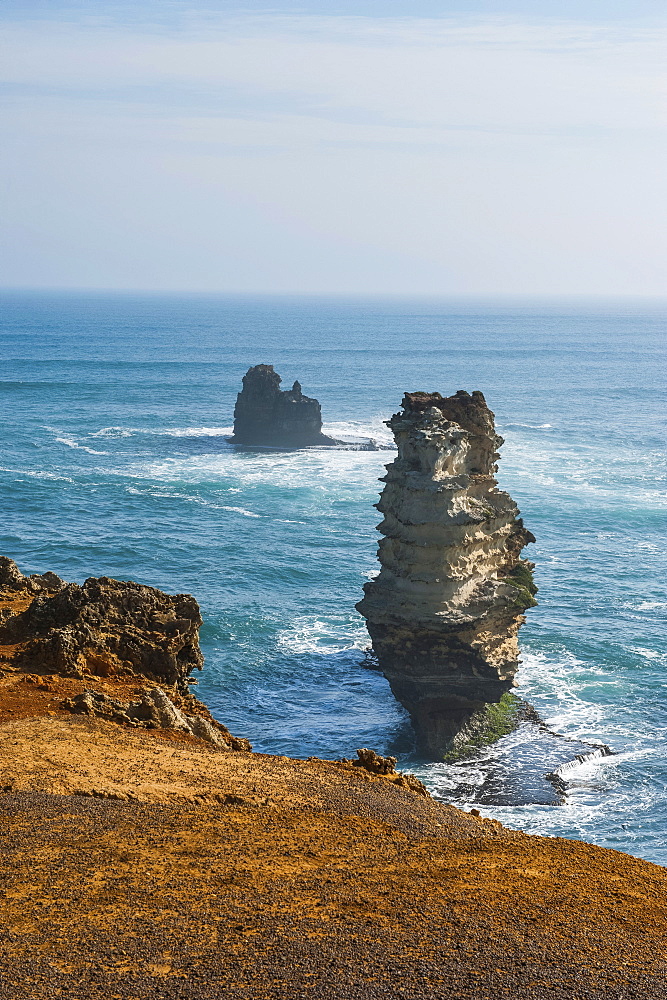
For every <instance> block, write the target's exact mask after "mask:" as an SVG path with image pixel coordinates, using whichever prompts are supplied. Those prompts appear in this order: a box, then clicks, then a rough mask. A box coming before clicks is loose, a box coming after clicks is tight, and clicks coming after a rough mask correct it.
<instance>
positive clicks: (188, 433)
mask: <svg viewBox="0 0 667 1000" xmlns="http://www.w3.org/2000/svg"><path fill="white" fill-rule="evenodd" d="M233 430H234V428H233V427H161V428H159V429H157V430H148V429H147V430H146V431H144V433H146V434H162V435H164V436H165V437H231V435H232V433H233Z"/></svg>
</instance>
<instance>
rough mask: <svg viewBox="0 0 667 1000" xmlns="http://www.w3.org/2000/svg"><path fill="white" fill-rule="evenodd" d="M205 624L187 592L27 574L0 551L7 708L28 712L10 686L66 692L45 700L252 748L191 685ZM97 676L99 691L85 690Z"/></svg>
mask: <svg viewBox="0 0 667 1000" xmlns="http://www.w3.org/2000/svg"><path fill="white" fill-rule="evenodd" d="M201 623H202V619H201V615H200V613H199V605H198V604H197V602H196V601H195V599H194V597H191V596H190V595H189V594H176V595H171V594H165V593H163V592H162V591H161V590H156V589H155V588H154V587H146V586H143V585H141V584H138V583H132V582H123V581H120V580H112V579H110V578H109V577H100V578H99V579H94V578H90V579H88V580H86V582H85V583H84V584H83V585H82V586H79V585H78V584H76V583H65V582H64V581H63V580H61V579H60V577H58V576H56V575H55V573H44V574H43V575H40V574H33V575H32V576H24V575H23V574H22V573H21V571H20V570H19V568H18V566H17V565H16V563H15V562H13V561H12V560H11V559H7V558H6V557H4V556H0V681H2V679H3V678H4V679H5V680H7V681H8V683H9V680H11V679H12V678H14V679H15V683H14V688H13V690H14V691H15V694H14V696H13V697H14V699H15V707H14V708H13V709H12V712H14V711H19V712H23V711H25V710H26V705H27V703H28V702H30V698H29V697H28V698H27V701H26V697H27V696H26V695H25V694H24V695H22V696H19V695H17V694H16V691H17V690H18V688H23V687H25V685H26V684H27V685H28V686H32V687H33V688H34V689H35V694H37V693H39V692H42V691H43V692H48V694H49V695H52V696H53V695H56V694H58V693H59V692H62V693H63V694H67V695H68V697H66V698H64V699H62V695H61V700H58V701H56V700H55V699H53V698H51V700H50V701H49V704H50V706H51V708H53V707H57V708H58V709H61V710H67V711H69V712H72V713H74V714H77V715H87V716H96V717H100V718H103V719H107V720H109V721H111V722H117V723H119V724H121V725H126V726H132V727H134V728H143V729H167V730H174V731H179V732H182V733H184V734H187V735H189V736H195V737H197V738H198V739H200V740H204V741H205V742H207V743H211V744H213V745H214V746H216V747H218V748H220V749H228V750H243V751H249V750H252V747H251V745H250V743H249V742H248V740H245V739H241V738H240V737H236V736H232V734H231V733H230V732H229V730H228V729H227V728H226V727H225V726H223V725H222V724H221V723H219V722H218V721H217V720H216V719H214V718H213V716H212V715H211V713H210V712H209V710H208V709H207V708H206V706H205V705H204V704H203V703H202V702H200V701H198V700H197V698H195V697H194V696H193V695H192V693H191V692H190V687H189V685H190V684H195V683H196V681H195V680H194V679H193V678H192V677H191V676H190V674H191V672H192V671H193V670H194V669H195V668H196V669H198V670H201V668H202V666H203V663H204V657H203V655H202V652H201V650H200V648H199V626H200V625H201ZM97 679H99V687H100V688H101V689H102V690H94V689H92V688H91V687H90V685H91V683H96V682H97ZM21 682H23V683H21ZM17 683H18V687H17ZM157 685H159V686H157ZM11 687H12V684H10V688H11ZM8 690H9V688H7V690H6V691H5V696H6V698H7V697H9V696H8V694H7V691H8ZM130 695H135V696H138V697H136V698H135V699H134V700H133V699H132V698H131V697H128V696H130ZM38 700H39V698H38ZM10 701H11V699H10ZM24 703H25V704H24ZM50 714H54V713H53V711H51V712H50Z"/></svg>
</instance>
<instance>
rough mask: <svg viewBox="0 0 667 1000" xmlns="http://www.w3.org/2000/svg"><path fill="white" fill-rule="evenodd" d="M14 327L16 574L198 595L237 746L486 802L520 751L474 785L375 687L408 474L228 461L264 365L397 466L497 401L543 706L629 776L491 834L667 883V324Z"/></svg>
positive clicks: (412, 311) (599, 320) (525, 319)
mask: <svg viewBox="0 0 667 1000" xmlns="http://www.w3.org/2000/svg"><path fill="white" fill-rule="evenodd" d="M0 304H1V306H2V318H3V323H2V339H1V347H0V349H1V351H2V357H3V376H2V383H1V388H2V402H3V408H2V412H3V423H4V427H3V435H2V456H1V458H0V467H1V469H0V490H1V494H2V510H3V519H2V528H1V534H2V537H1V539H0V551H1V552H2V553H3V554H6V555H9V556H11V557H12V558H14V559H16V561H17V562H18V563H19V565H20V567H21V569H22V570H23V571H24V572H42V571H44V570H47V569H49V570H53V571H55V572H57V573H59V574H60V575H61V576H63V577H65V578H66V579H70V580H77V581H83V580H84V579H85V578H86V577H87V576H98V575H103V574H105V575H109V576H115V577H119V578H121V579H130V578H131V579H136V580H139V581H141V582H143V583H148V584H151V585H154V586H157V587H161V588H164V589H165V590H168V591H171V592H178V591H188V592H190V593H193V594H194V595H195V596H196V597H197V599H198V601H199V602H200V604H201V607H202V612H203V615H204V620H205V624H204V627H203V629H202V634H201V640H202V646H203V649H204V652H205V655H206V668H205V671H204V673H203V675H202V677H201V683H200V686H199V688H198V693H199V694H200V696H201V697H203V698H204V700H206V702H207V703H208V704H209V705H210V706H211V708H212V709H213V711H214V712H215V713H216V714H217V715H218V717H219V718H220V719H221V720H222V721H224V722H225V723H226V724H227V725H228V726H229V727H230V728H231V729H232V731H234V732H237V733H238V734H239V735H243V736H247V737H248V738H250V739H251V740H252V742H253V743H254V745H255V747H256V749H258V750H262V751H266V752H273V753H285V754H289V755H294V756H308V755H310V754H317V755H319V756H323V757H334V758H335V757H340V756H350V755H354V751H355V749H356V748H357V747H360V746H372V747H374V748H375V749H377V750H378V751H379V752H381V753H393V754H395V755H396V756H398V757H399V758H400V761H401V765H402V766H404V767H406V768H410V769H411V770H414V771H416V772H417V773H418V774H419V775H420V776H421V777H422V778H423V780H425V781H426V782H427V783H428V784H429V786H430V787H431V788H432V789H433V790H434V791H435V792H436V793H438V794H441V795H443V796H444V797H446V798H451V799H452V800H453V801H456V802H458V803H459V804H464V805H465V804H470V803H471V802H473V801H474V802H475V803H479V802H480V801H483V795H482V794H481V792H480V789H481V788H483V786H484V782H485V780H486V779H487V777H488V773H489V769H493V768H496V770H497V769H498V768H499V767H501V768H502V767H506V766H507V764H506V761H507V755H506V751H507V747H509V748H510V750H511V751H512V753H514V755H515V757H516V756H517V754H518V755H519V756H520V755H521V752H522V751H521V748H520V747H519V748H518V749H517V747H516V746H514V748H513V749H512V738H511V737H509V738H508V739H507V740H506V741H505V749H504V750H503V748H502V747H501V748H500V749H495V750H494V749H491V750H488V751H483V752H480V754H479V756H478V757H477V758H475V759H471V760H469V761H467V762H466V763H465V764H464V765H451V764H447V765H446V764H442V763H440V764H429V763H426V762H424V761H420V760H419V759H418V758H417V757H416V755H415V753H414V748H413V738H412V733H411V729H410V725H409V722H408V720H407V718H406V716H405V713H404V712H403V710H402V709H401V707H400V706H398V705H397V704H396V703H395V702H394V700H393V698H392V696H391V693H390V691H389V688H388V686H387V684H386V682H385V681H384V679H383V678H382V677H381V676H380V675H378V674H377V673H374V672H371V671H369V670H367V669H365V668H364V666H363V650H364V648H365V646H366V645H367V636H366V632H365V629H364V625H363V622H362V620H361V619H360V618H359V617H358V615H357V614H356V612H355V610H354V604H355V602H356V601H357V600H358V599H359V597H360V595H361V587H362V584H363V582H364V580H365V579H367V578H368V577H369V575H370V574H373V573H374V572H375V569H376V560H375V550H376V541H377V536H376V532H375V524H376V523H377V521H378V519H379V518H378V514H377V512H376V511H375V510H374V508H373V504H374V503H375V502H376V501H377V498H378V492H379V489H380V484H379V483H378V478H379V477H380V476H381V475H382V474H383V471H384V470H383V465H384V463H385V462H387V461H390V460H391V458H392V455H391V453H389V452H386V451H385V452H383V451H379V452H360V451H354V450H311V451H303V452H291V453H282V452H270V451H269V452H267V451H264V452H252V451H236V450H234V449H233V448H232V447H231V446H229V445H228V444H227V443H226V441H225V436H226V435H228V434H229V433H230V430H231V422H232V417H231V414H232V411H233V406H234V399H235V395H236V392H237V391H238V389H239V386H240V379H241V377H242V375H243V374H244V372H245V370H246V369H247V368H248V366H249V365H251V364H256V363H260V362H268V363H272V364H274V365H275V367H276V369H277V371H278V372H279V373H280V374H281V375H282V377H283V381H284V384H285V385H291V383H292V382H293V381H294V379H296V378H298V379H299V381H300V382H301V383H302V385H303V389H304V392H306V393H307V394H309V395H314V396H317V398H318V399H320V401H321V403H322V408H323V414H324V418H325V431H327V432H328V433H330V434H332V435H333V436H335V437H346V436H347V437H355V436H356V437H359V436H373V437H375V438H377V439H378V440H381V441H384V442H387V443H389V436H388V433H387V430H386V428H385V427H384V426H383V423H382V421H383V420H384V419H386V418H387V417H388V416H389V415H390V414H391V413H392V412H393V411H395V410H396V409H397V408H398V405H399V403H400V399H401V395H402V393H403V391H404V390H405V389H437V390H439V391H440V392H442V393H446V394H449V393H451V392H453V391H455V390H456V389H459V388H465V389H468V390H472V389H482V390H483V392H484V393H485V395H486V397H487V400H488V402H489V405H490V406H491V408H492V409H493V410H494V411H495V413H496V418H497V423H498V427H499V430H500V433H502V434H503V436H504V437H505V439H506V444H505V445H504V447H503V450H502V461H501V463H500V472H499V481H500V485H501V487H503V488H505V489H507V490H508V491H509V492H510V493H511V494H512V496H513V497H514V498H515V499H516V500H517V502H518V503H519V506H520V507H521V509H522V512H523V515H524V518H525V521H526V524H527V525H528V527H529V528H530V529H531V530H532V531H533V532H534V534H535V535H536V537H537V544H536V545H534V546H531V547H530V548H529V549H528V550H527V554H529V555H530V557H531V558H533V559H534V560H535V562H536V563H537V570H536V580H537V582H538V584H539V587H540V593H539V595H538V596H539V599H540V605H539V607H538V608H535V609H533V610H531V611H530V612H529V621H528V624H527V625H526V626H525V628H524V630H523V639H522V645H523V665H522V668H521V671H520V674H519V680H520V685H521V686H520V688H519V689H518V691H519V693H520V694H521V695H522V697H524V698H526V699H528V700H529V701H530V702H531V703H532V704H533V705H534V706H535V707H536V708H537V709H538V710H539V712H540V713H541V715H542V717H543V718H544V719H545V720H546V722H547V723H548V724H549V726H550V727H551V728H553V729H555V730H556V731H558V732H559V733H562V734H564V735H566V736H570V737H576V738H579V739H584V740H592V741H598V742H603V743H607V744H609V745H610V746H611V747H612V748H613V749H614V750H615V751H616V753H615V755H614V756H612V757H608V758H605V759H602V760H598V761H593V762H589V763H587V764H582V765H581V766H580V767H578V768H574V769H573V770H572V771H571V772H570V773H569V775H568V781H569V789H568V794H567V797H566V801H565V802H564V804H563V805H560V806H545V805H536V804H534V803H528V804H523V805H504V806H498V805H495V806H490V805H489V806H486V807H482V812H483V813H484V814H486V815H492V816H496V817H497V818H499V819H501V820H502V821H503V822H505V823H507V824H508V825H510V826H515V827H520V828H522V829H525V830H528V831H535V832H539V833H547V834H556V835H563V836H568V837H576V838H580V839H584V840H589V841H592V842H595V843H598V844H603V845H605V846H610V847H615V848H619V849H622V850H626V851H629V852H630V853H632V854H636V855H639V856H642V857H646V858H649V859H652V860H654V861H658V862H661V863H663V864H667V804H666V801H665V786H666V783H667V690H666V688H665V681H666V680H667V656H666V652H665V650H666V643H665V638H666V632H667V629H666V627H665V620H666V616H665V612H666V611H667V584H666V579H667V572H666V570H667V565H666V563H667V559H666V556H665V515H666V513H667V511H666V508H667V502H666V496H665V451H664V444H665V439H664V414H665V395H666V393H665V380H664V373H665V337H664V326H665V324H664V312H662V313H661V311H660V310H659V309H658V308H657V307H655V306H651V305H647V304H643V305H642V304H641V303H640V304H637V303H634V304H633V303H628V304H625V305H618V304H614V303H607V304H605V303H597V304H595V303H590V304H579V305H576V304H570V305H557V304H556V305H553V304H552V305H550V306H547V305H526V304H523V305H516V304H515V305H512V304H505V305H493V304H479V303H477V304H475V303H465V302H461V303H454V302H436V301H418V302H409V301H395V302H390V301H379V300H377V301H370V300H369V301H362V300H355V301H353V300H349V301H347V300H345V301H341V300H338V301H325V300H306V299H302V300H299V299H293V300H290V299H269V298H263V299H260V298H255V299H242V298H231V297H219V298H215V297H209V298H206V297H201V296H199V297H189V298H186V297H180V298H179V297H169V296H102V295H100V296H94V295H89V296H75V295H65V294H62V295H56V294H46V293H44V294H27V293H25V294H23V293H21V294H19V293H11V294H10V293H5V294H3V296H2V298H1V303H0ZM566 749H567V748H565V750H564V751H563V754H564V755H563V760H566V759H567V758H568V754H567V752H565V751H566ZM531 752H533V751H531ZM503 753H505V756H503ZM494 755H495V756H494ZM510 756H511V755H510ZM531 766H532V767H533V768H537V769H539V768H540V767H541V766H542V765H541V762H540V761H539V760H533V761H532V764H531ZM545 767H546V764H545ZM543 769H544V768H543ZM510 778H511V775H510ZM517 780H518V779H517Z"/></svg>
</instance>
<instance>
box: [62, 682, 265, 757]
mask: <svg viewBox="0 0 667 1000" xmlns="http://www.w3.org/2000/svg"><path fill="white" fill-rule="evenodd" d="M61 704H62V707H63V708H66V709H68V710H69V711H70V712H73V713H74V714H76V715H93V716H97V717H98V718H102V719H108V720H109V721H111V722H118V723H120V724H121V725H128V726H133V727H138V728H141V729H172V730H175V731H176V732H183V733H189V734H190V735H191V736H196V737H197V738H198V739H200V740H204V741H205V742H206V743H213V744H214V746H217V747H221V748H223V749H227V750H252V746H251V745H250V743H249V742H248V740H244V739H240V738H239V737H237V736H232V734H231V733H230V732H229V730H228V729H227V728H226V727H225V726H223V725H221V724H220V723H219V722H210V721H209V720H208V719H205V718H203V717H202V716H201V715H187V714H186V713H185V712H182V711H181V709H180V708H178V707H177V706H176V705H174V703H173V701H172V700H171V698H168V697H167V695H166V694H165V693H164V691H163V690H162V688H159V687H155V688H150V689H149V690H147V691H142V692H141V697H140V698H139V699H138V700H137V701H130V702H127V703H126V702H121V701H117V700H116V699H114V698H110V697H109V696H108V695H106V694H103V693H100V692H99V691H90V690H85V691H82V692H81V693H80V694H77V695H75V696H74V697H73V698H66V699H65V700H64V701H63V702H62V703H61Z"/></svg>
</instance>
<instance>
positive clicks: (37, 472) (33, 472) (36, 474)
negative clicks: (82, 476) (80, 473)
mask: <svg viewBox="0 0 667 1000" xmlns="http://www.w3.org/2000/svg"><path fill="white" fill-rule="evenodd" d="M0 472H10V473H11V474H12V475H14V476H16V477H17V479H20V478H21V476H29V477H30V478H31V479H54V480H56V481H58V482H63V483H73V482H74V480H73V479H71V478H70V477H69V476H61V475H59V474H58V473H57V472H45V471H44V470H43V469H7V468H5V467H4V466H2V467H0Z"/></svg>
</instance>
